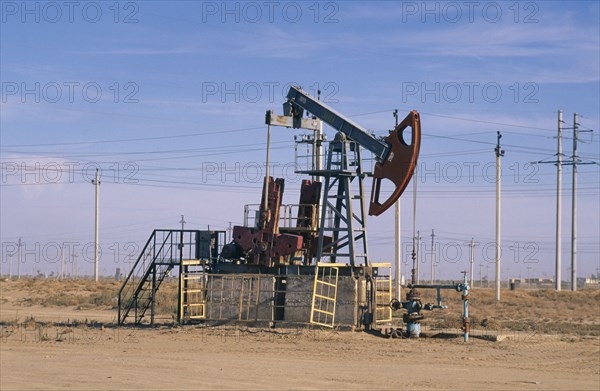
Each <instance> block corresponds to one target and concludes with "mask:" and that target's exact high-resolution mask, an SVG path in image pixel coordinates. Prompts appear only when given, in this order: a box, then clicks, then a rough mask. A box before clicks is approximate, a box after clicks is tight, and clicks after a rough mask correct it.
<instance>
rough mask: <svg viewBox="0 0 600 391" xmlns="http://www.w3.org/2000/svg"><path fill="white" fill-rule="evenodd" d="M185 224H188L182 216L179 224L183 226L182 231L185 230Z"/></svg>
mask: <svg viewBox="0 0 600 391" xmlns="http://www.w3.org/2000/svg"><path fill="white" fill-rule="evenodd" d="M185 223H187V221H185V219H184V218H183V215H181V221H180V222H179V224H181V230H182V231H183V230H184V229H185Z"/></svg>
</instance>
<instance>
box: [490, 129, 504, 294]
mask: <svg viewBox="0 0 600 391" xmlns="http://www.w3.org/2000/svg"><path fill="white" fill-rule="evenodd" d="M501 138H502V135H501V134H500V132H497V139H496V140H497V141H496V148H495V149H494V152H495V153H496V301H500V177H501V175H502V170H501V168H500V158H501V157H502V156H504V150H503V149H501V148H500V139H501ZM488 279H489V277H488Z"/></svg>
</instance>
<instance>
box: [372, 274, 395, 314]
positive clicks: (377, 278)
mask: <svg viewBox="0 0 600 391" xmlns="http://www.w3.org/2000/svg"><path fill="white" fill-rule="evenodd" d="M371 266H372V267H373V270H375V268H376V272H375V273H373V284H374V288H375V289H374V293H375V324H382V323H389V322H391V321H392V308H391V307H390V302H391V301H392V265H391V263H389V262H382V263H372V264H371Z"/></svg>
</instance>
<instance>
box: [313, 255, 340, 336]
mask: <svg viewBox="0 0 600 391" xmlns="http://www.w3.org/2000/svg"><path fill="white" fill-rule="evenodd" d="M345 266H346V264H343V263H323V262H318V263H317V267H316V269H315V280H314V285H313V294H312V304H311V309H310V323H311V324H315V325H319V326H323V327H328V328H333V326H334V323H335V304H336V301H337V288H338V276H339V268H340V267H345Z"/></svg>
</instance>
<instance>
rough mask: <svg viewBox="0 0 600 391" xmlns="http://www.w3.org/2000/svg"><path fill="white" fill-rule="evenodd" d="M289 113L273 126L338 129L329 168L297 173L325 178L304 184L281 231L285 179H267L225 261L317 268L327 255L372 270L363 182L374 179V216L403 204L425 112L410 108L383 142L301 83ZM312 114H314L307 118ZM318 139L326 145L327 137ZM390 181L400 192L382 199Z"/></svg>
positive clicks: (271, 121)
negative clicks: (370, 159) (368, 169)
mask: <svg viewBox="0 0 600 391" xmlns="http://www.w3.org/2000/svg"><path fill="white" fill-rule="evenodd" d="M283 112H284V115H282V116H279V115H274V114H273V113H272V112H271V111H268V112H267V115H266V123H267V125H269V126H270V125H277V126H285V127H288V128H294V129H299V128H304V129H312V130H316V129H317V125H316V124H315V122H317V121H319V120H320V121H322V122H324V123H326V124H328V125H329V126H331V127H332V128H333V129H335V130H336V131H337V133H336V135H335V138H334V140H332V141H331V142H330V143H329V148H328V152H327V158H326V167H325V168H324V169H322V168H320V167H311V168H310V169H308V170H304V171H298V173H300V174H306V175H310V176H312V177H313V178H314V177H320V178H322V179H321V180H320V181H319V180H304V181H303V182H302V185H301V189H300V200H299V204H298V208H297V216H296V218H295V222H296V224H295V226H287V227H280V226H279V222H280V209H281V202H282V198H283V191H284V180H283V179H282V178H277V179H273V178H272V177H270V176H268V175H267V176H266V177H265V182H266V183H265V187H264V191H263V195H262V202H261V206H260V209H259V211H258V215H257V219H256V224H255V225H254V226H235V227H234V228H233V233H232V239H233V240H232V242H231V243H229V244H228V245H226V246H224V248H223V251H222V253H221V259H222V260H226V261H234V262H237V263H239V264H244V265H248V266H254V267H259V268H266V269H268V268H273V267H279V266H285V265H305V266H309V265H314V264H315V263H314V262H315V261H316V262H322V261H323V259H324V258H325V257H328V258H329V259H330V262H340V261H343V260H346V261H347V264H349V265H350V266H355V265H359V264H361V265H363V266H369V258H368V255H367V233H366V228H365V218H366V216H365V204H364V200H363V198H364V197H363V196H364V188H363V179H364V178H365V177H367V176H371V177H372V181H373V184H372V191H371V198H370V205H369V215H373V216H379V215H381V214H382V213H383V212H385V211H386V210H387V209H389V208H390V207H391V206H392V205H393V204H394V203H395V202H396V201H397V200H398V198H399V197H400V195H401V194H402V192H403V191H404V189H405V188H406V186H407V185H408V183H409V181H410V179H411V177H412V174H413V171H414V168H415V165H416V162H417V157H418V155H419V147H420V143H421V124H420V117H419V113H417V112H416V111H411V112H410V113H409V114H408V115H407V116H406V118H404V120H402V121H401V122H400V123H399V124H398V125H397V126H396V127H395V129H393V130H391V131H390V133H389V135H387V136H386V137H383V138H379V137H376V136H374V135H373V134H371V133H370V132H368V131H367V130H366V129H364V128H363V127H361V126H360V125H358V124H356V123H355V122H353V121H352V120H350V119H348V118H347V117H345V116H343V115H341V114H339V113H338V112H336V111H335V110H334V109H332V108H331V107H329V106H327V105H326V104H324V103H323V102H321V101H319V100H317V99H315V98H313V97H311V96H310V95H309V94H308V93H306V92H305V91H303V90H302V89H301V88H299V87H295V86H293V87H291V88H290V90H289V92H288V94H287V101H286V102H285V103H284V104H283ZM305 112H306V113H307V114H308V113H310V114H311V117H305V116H304V114H305ZM407 128H410V130H411V132H410V140H408V141H409V142H407V140H405V138H404V132H405V130H407ZM313 141H314V142H315V143H321V142H322V139H321V138H319V137H317V138H316V139H314V140H313ZM361 148H364V149H366V150H368V151H370V152H371V153H372V154H373V156H374V158H375V160H376V163H375V167H374V170H373V172H372V173H365V172H364V171H363V167H362V159H361ZM384 180H388V181H390V182H391V183H392V184H393V186H394V190H393V191H392V192H391V195H390V196H389V197H388V198H387V199H386V200H383V201H382V200H380V195H381V191H382V183H383V181H384ZM354 181H357V182H358V186H357V187H358V192H357V194H354V190H353V187H352V186H351V185H352V183H353V182H354ZM355 187H356V186H355Z"/></svg>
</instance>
